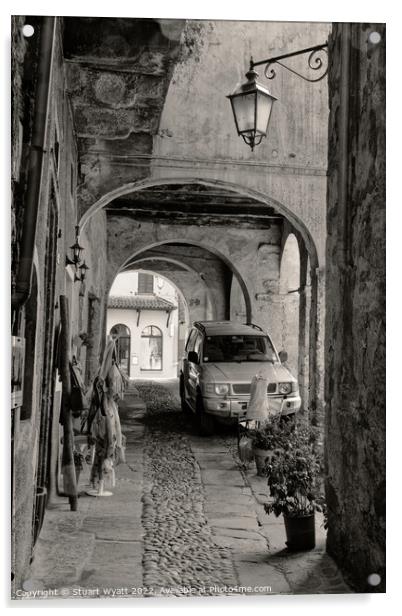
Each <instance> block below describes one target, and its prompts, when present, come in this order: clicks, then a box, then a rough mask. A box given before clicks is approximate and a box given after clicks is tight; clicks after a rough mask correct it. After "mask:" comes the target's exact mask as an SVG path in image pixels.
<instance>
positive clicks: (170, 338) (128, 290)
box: [106, 270, 179, 379]
mask: <svg viewBox="0 0 402 616" xmlns="http://www.w3.org/2000/svg"><path fill="white" fill-rule="evenodd" d="M141 271H142V270H141ZM150 273H152V272H150ZM137 290H138V272H122V273H120V274H118V276H116V279H115V281H114V283H113V285H112V287H111V290H110V295H112V296H117V297H122V296H125V297H127V296H130V295H135V294H136V293H137ZM154 293H155V295H156V296H159V297H163V298H164V299H167V300H169V301H170V302H172V303H173V304H174V305H175V306H176V307H177V304H178V302H177V291H176V289H175V287H174V286H173V285H172V284H170V283H169V281H167V280H166V279H165V278H162V277H161V276H157V275H154ZM137 318H138V313H137V311H136V310H135V309H134V310H127V309H121V308H118V309H117V308H108V310H107V318H106V333H107V334H109V333H110V330H111V329H112V327H113V326H114V325H118V324H122V325H125V326H126V327H128V329H129V330H130V336H131V344H130V368H129V376H130V378H132V379H166V378H173V377H176V376H177V364H178V328H179V323H178V310H177V309H176V310H173V312H172V313H171V315H170V319H169V326H168V327H166V323H167V319H168V314H167V313H166V312H165V311H164V310H141V315H140V321H139V324H138V326H137ZM149 325H155V326H156V327H158V328H159V329H160V330H161V332H162V370H145V369H142V368H141V332H142V331H143V330H144V328H145V327H147V326H149Z"/></svg>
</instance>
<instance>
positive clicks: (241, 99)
mask: <svg viewBox="0 0 402 616" xmlns="http://www.w3.org/2000/svg"><path fill="white" fill-rule="evenodd" d="M231 100H232V105H233V113H234V114H235V116H236V119H237V128H238V131H239V133H243V132H244V131H254V128H255V93H254V92H253V93H252V94H240V95H238V96H234V97H233V98H232V99H231Z"/></svg>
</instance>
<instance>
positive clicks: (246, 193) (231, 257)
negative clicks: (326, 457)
mask: <svg viewBox="0 0 402 616" xmlns="http://www.w3.org/2000/svg"><path fill="white" fill-rule="evenodd" d="M175 185H176V186H178V185H182V188H183V191H185V190H191V189H192V188H193V187H194V186H195V185H197V186H202V187H205V189H206V190H207V189H208V190H212V191H214V192H215V194H216V193H217V192H218V191H220V192H221V194H222V193H225V194H227V195H228V196H229V199H230V198H233V196H234V195H236V198H237V199H240V198H241V199H247V200H250V201H251V200H252V202H253V204H255V205H256V209H255V210H254V209H252V211H253V212H254V211H259V212H260V213H262V214H260V215H262V216H263V215H264V214H263V212H266V215H267V216H268V217H269V216H270V215H271V216H272V214H275V213H276V215H277V217H279V218H281V220H283V221H284V228H283V231H282V232H281V237H282V242H284V241H285V238H286V235H287V234H289V232H292V233H293V234H294V235H295V236H296V237H297V240H298V242H299V247H300V251H301V252H300V254H301V257H302V260H301V265H300V267H301V270H300V278H301V280H302V281H306V280H307V279H309V281H310V286H309V288H308V293H309V298H308V302H307V300H306V298H305V297H304V295H303V297H302V301H301V302H300V305H299V310H300V313H302V312H303V314H300V315H299V322H300V323H303V327H302V328H301V329H302V330H303V331H301V330H300V332H299V347H300V348H299V353H298V354H296V353H295V357H296V356H297V355H298V356H299V358H302V359H300V362H299V369H298V370H297V369H296V370H295V373H296V374H299V380H300V382H301V387H302V388H303V391H304V401H305V402H304V407H305V409H308V412H309V415H310V413H311V416H312V417H313V422H314V423H315V424H318V425H320V424H321V423H322V422H323V418H324V415H323V407H324V405H323V375H322V371H323V329H324V327H323V322H324V318H323V317H324V315H323V300H324V279H323V274H322V271H323V269H322V265H323V260H324V253H323V249H322V242H320V243H319V247H318V248H317V246H316V241H315V239H314V237H315V238H317V237H318V235H319V229H320V228H321V227H320V225H321V222H320V221H316V222H314V224H313V222H312V221H310V223H309V224H311V229H312V231H310V229H309V228H308V227H307V225H306V223H305V221H304V220H303V219H301V218H300V215H299V214H300V212H297V213H296V212H295V211H293V209H291V208H290V207H287V206H285V205H283V203H281V202H279V201H278V200H275V199H272V198H271V197H269V196H267V194H265V193H263V192H261V191H260V190H255V189H254V188H250V187H248V186H241V185H239V184H235V183H232V182H227V181H222V180H219V179H216V178H208V177H202V178H197V177H194V176H191V177H183V176H181V177H177V176H174V177H163V178H149V179H146V180H141V181H139V182H130V183H127V184H125V185H123V186H120V187H119V188H117V189H115V190H112V191H110V192H109V193H107V194H106V195H104V196H103V197H102V198H100V199H99V200H98V201H97V202H96V203H94V204H93V205H92V207H90V208H89V209H88V210H87V211H86V212H85V213H84V214H83V216H82V218H81V225H84V226H85V225H86V223H87V222H88V220H89V219H90V217H91V215H93V214H95V213H96V212H97V211H99V210H100V209H101V208H107V220H108V224H109V222H110V220H111V217H112V218H113V219H114V220H116V219H117V214H116V210H115V207H116V205H115V204H117V203H122V206H120V205H119V206H118V207H117V210H119V207H120V208H122V210H121V211H123V210H125V211H127V204H128V207H130V203H131V202H130V198H129V197H130V194H131V195H141V191H143V192H144V193H146V192H149V191H150V190H152V189H153V188H154V187H157V188H158V190H159V192H160V190H161V189H163V187H164V186H166V187H174V186H175ZM186 187H187V188H186ZM123 197H124V199H123ZM121 199H122V201H121ZM137 199H138V197H135V199H134V200H137ZM114 200H115V201H114ZM112 202H113V203H112ZM108 204H110V205H108ZM292 207H293V205H292ZM304 209H305V208H304ZM304 209H303V208H301V211H304ZM250 211H251V210H250ZM233 214H234V217H233V220H234V222H233V225H232V227H228V226H226V227H225V229H224V233H221V235H220V236H218V235H217V234H215V236H214V234H213V229H212V228H209V230H208V233H204V234H203V233H202V227H201V236H202V237H201V238H200V227H199V226H197V225H193V226H185V225H186V223H185V222H184V223H183V224H182V227H181V234H180V235H179V234H177V227H176V231H175V230H174V229H173V228H169V225H168V223H167V224H166V225H165V224H161V225H160V232H158V231H157V230H156V231H155V234H154V237H152V238H150V239H149V241H148V242H147V243H146V244H145V243H144V242H145V240H144V236H143V233H142V231H143V230H144V227H145V225H144V224H143V223H141V224H140V223H138V225H137V227H138V228H139V227H141V226H142V228H141V233H140V232H139V231H138V229H133V227H132V225H133V216H131V217H128V216H126V218H125V223H124V224H122V225H121V226H120V228H118V229H116V230H115V233H114V234H113V235H114V236H115V237H119V238H121V235H122V234H126V236H127V231H126V226H127V224H128V225H129V226H131V228H132V229H133V231H134V232H133V237H132V243H134V244H135V245H136V246H137V245H138V244H139V247H138V250H136V251H135V253H134V254H133V253H131V252H130V255H127V256H124V257H122V256H121V258H120V259H118V260H115V261H114V263H112V261H113V259H110V254H109V258H108V269H109V272H108V285H110V281H111V280H112V279H113V278H114V276H115V275H116V273H117V272H118V271H120V269H121V268H123V267H125V266H126V265H127V264H128V263H129V261H130V259H133V258H135V259H138V258H139V256H140V254H141V253H142V252H143V251H144V250H145V248H151V249H152V248H154V247H161V246H163V245H166V244H167V243H169V241H171V242H173V241H174V242H175V243H176V244H179V243H181V244H183V245H184V244H194V245H203V246H204V247H205V248H206V249H207V250H210V251H211V253H213V254H215V255H217V256H218V257H219V258H222V260H223V262H224V263H225V264H226V265H227V266H228V267H229V268H230V269H231V271H232V272H233V274H234V276H233V284H232V285H231V287H230V288H229V290H228V296H229V298H230V296H231V295H232V297H236V296H237V297H239V295H240V296H241V295H242V294H243V295H244V298H245V311H244V309H243V310H240V311H239V314H238V315H236V314H235V311H230V312H229V313H228V314H229V316H227V317H225V318H239V319H243V317H242V314H244V312H245V313H246V319H245V320H247V321H254V322H256V323H257V324H259V325H261V326H262V327H265V328H267V329H268V331H269V332H270V333H271V334H272V332H274V334H275V335H274V342H275V343H276V344H277V345H281V344H282V336H280V335H279V334H278V332H279V331H280V329H281V319H282V315H281V311H282V300H281V296H280V289H279V287H280V262H281V254H282V249H283V245H281V246H280V247H279V251H278V250H277V248H275V246H272V245H271V244H272V238H271V239H270V238H269V237H268V238H267V237H264V236H260V237H261V239H260V241H259V242H258V245H257V248H256V249H255V253H254V254H255V255H256V256H255V257H252V258H250V255H249V254H247V250H243V251H241V250H239V245H240V244H241V242H236V241H235V240H233V242H232V244H231V245H230V246H229V243H228V242H226V244H227V245H226V247H225V248H222V245H221V244H222V242H223V243H225V241H226V236H227V235H230V234H231V233H232V234H233V233H234V232H235V230H236V227H237V226H236V222H235V221H236V214H237V212H236V210H233ZM307 220H308V221H309V220H310V219H309V218H308V216H307ZM155 228H156V225H155ZM108 233H109V232H108ZM313 234H314V237H313ZM317 234H318V235H317ZM257 235H258V234H255V237H254V234H253V240H255V239H256V237H257ZM109 238H110V239H109V241H108V246H109V247H110V246H112V245H113V239H112V238H111V234H110V233H109ZM277 242H278V238H277V239H275V240H274V243H277ZM243 244H247V242H243ZM253 250H254V247H253V249H252V251H253ZM256 259H257V260H256ZM267 268H268V270H272V271H268V270H267ZM307 268H308V269H309V271H308V272H307ZM275 269H276V271H275ZM256 276H257V278H258V280H259V281H260V282H259V283H258V285H257V286H256V285H255V284H253V280H255V277H256ZM237 286H240V293H239V291H238V290H237V291H236V287H237ZM302 287H303V289H304V290H306V289H305V282H304V283H301V285H300V288H302ZM303 293H304V292H303ZM229 301H230V300H229ZM307 304H308V305H307ZM233 315H235V316H233ZM275 332H276V333H275ZM306 354H307V356H306ZM294 363H295V364H297V359H295V362H294Z"/></svg>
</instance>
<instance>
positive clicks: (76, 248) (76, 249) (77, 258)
mask: <svg viewBox="0 0 402 616" xmlns="http://www.w3.org/2000/svg"><path fill="white" fill-rule="evenodd" d="M79 236H80V228H79V226H78V225H76V227H75V242H74V244H73V245H72V246H70V250H71V251H72V259H70V258H69V257H68V256H66V265H74V267H75V276H74V282H84V280H85V277H86V273H87V270H89V267H88V266H87V265H86V263H85V261H84V262H83V263H82V261H81V256H82V252H83V250H84V248H83V246H81V245H80V243H79ZM78 270H79V271H80V274H79V275H78Z"/></svg>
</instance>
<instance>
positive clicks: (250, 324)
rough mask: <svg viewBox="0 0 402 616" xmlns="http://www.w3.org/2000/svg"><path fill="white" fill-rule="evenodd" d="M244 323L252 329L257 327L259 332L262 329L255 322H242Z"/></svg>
mask: <svg viewBox="0 0 402 616" xmlns="http://www.w3.org/2000/svg"><path fill="white" fill-rule="evenodd" d="M244 325H248V326H249V327H252V328H253V329H258V330H259V331H260V332H263V331H264V330H263V329H262V327H260V326H259V325H256V324H255V323H244Z"/></svg>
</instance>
